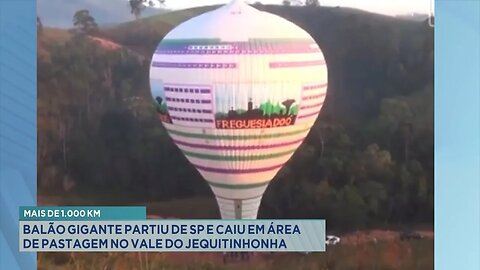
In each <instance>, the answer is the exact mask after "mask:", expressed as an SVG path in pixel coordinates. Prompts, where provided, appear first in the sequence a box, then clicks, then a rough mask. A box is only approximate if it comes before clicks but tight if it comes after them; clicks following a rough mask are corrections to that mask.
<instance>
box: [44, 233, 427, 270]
mask: <svg viewBox="0 0 480 270" xmlns="http://www.w3.org/2000/svg"><path fill="white" fill-rule="evenodd" d="M38 269H42V270H59V269H66V270H67V269H68V270H70V269H71V270H87V269H88V270H91V269H102V270H109V269H115V270H127V269H128V270H133V269H136V270H167V269H168V270H169V269H182V270H187V269H210V270H213V269H232V270H240V269H256V270H267V269H272V270H273V269H275V270H283V269H285V270H287V269H288V270H290V269H305V270H310V269H312V270H313V269H315V270H323V269H325V270H327V269H328V270H349V269H352V270H363V269H364V270H376V269H378V270H388V269H401V270H403V269H405V270H417V269H418V270H428V269H433V240H431V239H428V240H412V241H404V242H400V241H398V240H395V241H380V242H377V243H373V242H371V243H365V244H362V245H357V246H356V245H347V244H340V245H337V246H334V247H330V248H329V249H328V250H327V252H325V253H312V254H309V255H305V254H300V253H275V254H269V253H256V254H254V255H253V257H251V258H250V259H249V261H243V262H240V261H238V262H227V263H224V262H223V256H222V254H221V253H39V254H38Z"/></svg>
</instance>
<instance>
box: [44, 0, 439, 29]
mask: <svg viewBox="0 0 480 270" xmlns="http://www.w3.org/2000/svg"><path fill="white" fill-rule="evenodd" d="M257 1H260V2H261V3H263V4H281V3H282V0H247V2H249V3H254V2H257ZM302 1H304V0H302ZM431 1H433V0H320V4H321V5H324V6H334V7H335V6H340V7H352V8H357V9H362V10H366V11H370V12H374V13H381V14H386V15H392V16H394V15H406V14H411V13H421V14H430V2H431ZM165 2H166V5H165V7H164V8H166V9H184V8H189V7H195V6H204V5H217V4H226V3H228V2H230V0H165ZM80 9H88V10H89V11H90V13H91V14H92V15H93V16H94V17H95V20H96V21H97V23H98V24H100V25H109V24H116V23H121V22H126V21H130V20H133V19H134V17H133V15H132V14H131V13H130V9H129V5H128V0H37V14H38V15H39V17H40V18H41V19H42V23H43V24H44V25H46V26H54V27H61V28H68V27H72V16H73V14H74V13H75V11H77V10H80ZM161 12H165V10H161V9H153V8H147V9H146V10H145V11H144V12H143V13H144V14H142V16H143V17H148V16H152V15H156V14H159V13H161Z"/></svg>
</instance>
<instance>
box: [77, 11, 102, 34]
mask: <svg viewBox="0 0 480 270" xmlns="http://www.w3.org/2000/svg"><path fill="white" fill-rule="evenodd" d="M73 25H74V26H75V27H76V32H77V33H78V34H83V35H91V34H95V33H97V32H98V25H97V23H96V22H95V18H93V17H92V16H91V15H90V12H89V11H88V10H86V9H82V10H79V11H77V12H75V14H74V15H73Z"/></svg>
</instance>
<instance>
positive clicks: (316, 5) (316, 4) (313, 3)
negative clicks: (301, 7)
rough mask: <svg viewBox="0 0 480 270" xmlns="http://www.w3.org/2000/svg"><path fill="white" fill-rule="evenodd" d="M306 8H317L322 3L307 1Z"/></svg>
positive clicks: (316, 0) (314, 0) (313, 0)
mask: <svg viewBox="0 0 480 270" xmlns="http://www.w3.org/2000/svg"><path fill="white" fill-rule="evenodd" d="M305 6H315V7H318V6H320V1H318V0H306V1H305Z"/></svg>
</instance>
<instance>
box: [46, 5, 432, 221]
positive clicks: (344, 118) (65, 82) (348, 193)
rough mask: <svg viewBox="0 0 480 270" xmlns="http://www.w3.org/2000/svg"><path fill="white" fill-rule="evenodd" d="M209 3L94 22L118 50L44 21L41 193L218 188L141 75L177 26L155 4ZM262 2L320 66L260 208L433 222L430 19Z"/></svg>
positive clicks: (180, 194) (139, 193)
mask: <svg viewBox="0 0 480 270" xmlns="http://www.w3.org/2000/svg"><path fill="white" fill-rule="evenodd" d="M209 8H212V7H209ZM209 8H198V9H191V10H188V11H177V12H172V14H165V15H159V16H155V17H151V18H146V19H139V20H137V21H135V22H132V23H128V24H122V25H118V26H116V27H110V28H108V29H99V30H98V31H95V33H94V35H95V36H96V37H101V38H105V39H108V40H111V41H113V42H116V43H118V44H120V45H123V47H121V48H120V49H117V48H116V49H112V48H107V47H105V46H100V45H99V43H98V42H95V41H94V40H92V38H90V36H89V35H87V34H86V33H82V32H81V31H76V32H74V33H62V34H61V38H60V37H59V35H60V34H59V33H58V31H57V30H55V29H43V30H42V33H40V34H39V39H38V50H39V53H38V189H39V194H83V195H85V196H89V197H95V196H97V197H111V198H112V201H113V200H116V199H117V200H120V199H121V200H122V201H124V202H125V203H127V202H143V201H161V200H165V201H166V200H170V199H177V198H189V197H192V196H213V194H212V193H211V191H210V189H209V187H208V185H207V184H206V182H205V181H203V180H202V178H201V176H200V175H199V173H198V172H196V170H195V169H194V168H193V166H191V165H190V164H189V163H188V161H187V160H186V158H184V157H183V156H182V154H181V152H180V151H179V149H178V148H177V147H176V146H175V145H174V144H173V142H172V141H171V139H170V138H169V137H168V135H167V133H166V131H165V129H164V128H163V127H162V125H161V124H160V121H159V120H158V117H157V115H156V111H155V106H154V105H153V100H152V98H151V96H150V89H149V81H148V74H149V72H148V69H149V64H150V56H149V55H151V53H152V52H153V50H154V48H155V46H156V44H157V43H158V42H159V41H160V40H161V39H162V37H163V36H164V35H165V34H166V33H167V32H168V31H169V30H170V29H171V28H173V27H174V26H175V24H169V23H163V24H162V23H161V22H165V21H164V18H165V17H162V16H167V17H169V18H172V17H175V16H177V17H178V18H181V19H178V20H177V21H176V23H177V24H178V23H179V22H180V21H182V20H184V19H187V18H188V17H191V16H194V15H196V14H199V13H201V12H204V11H206V10H208V9H209ZM258 8H260V9H263V10H267V11H270V12H273V13H275V14H279V15H281V16H283V17H285V18H287V19H289V20H291V21H293V22H295V23H297V24H298V25H300V26H301V27H303V28H304V29H306V30H307V31H308V32H309V33H310V34H311V35H312V36H313V37H314V38H315V40H316V41H317V42H318V44H319V45H320V47H321V48H322V50H323V52H324V55H325V57H326V61H327V64H328V68H329V88H328V94H327V98H326V103H325V106H324V108H323V110H322V112H321V114H320V117H319V119H318V120H317V123H316V124H315V126H314V127H313V129H312V131H311V132H310V134H309V136H308V137H307V139H306V141H305V143H304V144H303V145H302V146H301V147H300V148H299V150H298V151H297V152H296V153H295V155H294V156H293V158H292V159H291V160H290V161H289V162H288V163H287V165H286V166H285V168H283V169H282V170H281V171H280V172H279V174H278V175H277V176H276V178H275V179H274V181H273V182H272V183H271V184H270V186H269V188H268V189H267V192H266V193H265V196H264V199H263V202H262V205H261V208H260V213H259V218H325V219H327V220H328V222H329V226H336V227H338V228H343V229H351V228H362V227H371V226H381V225H390V224H412V223H419V222H421V223H430V224H431V223H433V201H434V194H433V190H434V181H433V179H434V161H433V151H434V136H433V134H434V133H433V102H434V100H433V96H434V89H433V49H434V48H433V29H432V28H430V27H428V25H427V24H425V23H422V22H414V21H407V20H401V19H394V18H391V17H387V16H380V15H376V14H371V13H366V12H361V11H358V10H350V9H343V8H342V9H338V8H327V7H315V8H312V7H285V6H260V7H258ZM182 12H183V13H182ZM155 22H158V25H159V26H158V28H156V27H155V25H156V24H155ZM55 31H57V32H55ZM54 32H55V34H52V33H54ZM55 37H57V39H56V38H55Z"/></svg>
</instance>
